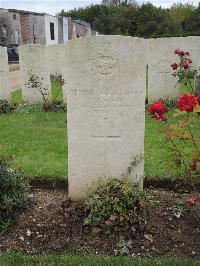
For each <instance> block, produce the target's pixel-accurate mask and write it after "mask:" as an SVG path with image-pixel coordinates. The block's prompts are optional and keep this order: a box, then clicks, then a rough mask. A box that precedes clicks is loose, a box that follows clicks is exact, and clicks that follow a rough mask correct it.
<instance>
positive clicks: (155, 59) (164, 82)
mask: <svg viewBox="0 0 200 266" xmlns="http://www.w3.org/2000/svg"><path fill="white" fill-rule="evenodd" d="M170 39H171V38H160V39H149V40H148V98H149V101H154V100H159V99H160V98H162V99H163V98H175V97H177V96H178V95H179V87H178V86H177V85H178V84H177V79H175V78H174V77H173V76H172V73H173V71H172V69H171V64H172V63H174V62H176V60H177V57H176V56H175V54H174V50H175V49H176V48H174V47H176V46H177V45H176V40H173V41H172V40H170ZM175 39H176V38H175Z"/></svg>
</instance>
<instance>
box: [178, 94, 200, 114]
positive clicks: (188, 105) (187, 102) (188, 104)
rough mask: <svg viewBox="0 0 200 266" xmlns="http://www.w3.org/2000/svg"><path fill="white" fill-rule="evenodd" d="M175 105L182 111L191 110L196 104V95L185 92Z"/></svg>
mask: <svg viewBox="0 0 200 266" xmlns="http://www.w3.org/2000/svg"><path fill="white" fill-rule="evenodd" d="M177 105H178V107H179V108H180V109H181V110H183V111H186V112H188V113H190V112H193V109H194V107H195V106H196V105H198V102H197V97H196V96H194V95H190V94H187V93H185V94H184V95H183V96H181V97H179V99H178V102H177Z"/></svg>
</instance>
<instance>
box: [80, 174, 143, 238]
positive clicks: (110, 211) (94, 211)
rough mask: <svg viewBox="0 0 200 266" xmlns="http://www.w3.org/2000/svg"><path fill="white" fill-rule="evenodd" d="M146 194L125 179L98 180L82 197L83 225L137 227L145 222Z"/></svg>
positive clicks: (106, 228) (107, 229) (103, 228)
mask: <svg viewBox="0 0 200 266" xmlns="http://www.w3.org/2000/svg"><path fill="white" fill-rule="evenodd" d="M147 202H148V200H147V194H146V193H145V192H144V191H141V190H139V188H138V186H137V185H135V184H133V183H132V182H131V181H129V180H128V179H126V178H123V179H122V180H119V179H117V178H109V179H105V180H100V181H99V183H98V184H97V187H96V188H95V190H94V191H93V192H91V193H90V194H89V196H88V198H87V199H86V202H85V205H86V213H87V214H88V215H87V218H86V219H85V225H90V226H94V227H99V228H100V229H101V230H102V231H103V232H105V233H109V232H110V231H111V230H112V229H115V230H117V229H119V228H120V227H121V228H122V227H123V229H130V228H132V229H133V231H134V230H135V231H136V230H141V228H144V225H145V224H146V220H145V218H146V215H147V213H148V212H147V210H148V209H147Z"/></svg>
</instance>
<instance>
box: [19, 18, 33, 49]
mask: <svg viewBox="0 0 200 266" xmlns="http://www.w3.org/2000/svg"><path fill="white" fill-rule="evenodd" d="M20 24H21V38H22V43H24V44H27V43H31V38H30V27H29V14H20Z"/></svg>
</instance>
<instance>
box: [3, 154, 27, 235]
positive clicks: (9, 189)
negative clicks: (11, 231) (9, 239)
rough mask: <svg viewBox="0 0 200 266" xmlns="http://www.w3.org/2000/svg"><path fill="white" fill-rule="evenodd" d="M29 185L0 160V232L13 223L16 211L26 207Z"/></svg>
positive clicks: (19, 174)
mask: <svg viewBox="0 0 200 266" xmlns="http://www.w3.org/2000/svg"><path fill="white" fill-rule="evenodd" d="M28 190H29V184H28V181H26V180H25V179H24V178H23V175H22V174H21V173H20V172H18V171H14V170H13V169H11V168H8V165H7V163H5V161H4V159H2V158H0V231H2V229H3V228H5V225H6V224H10V223H11V222H13V220H14V218H15V214H16V211H17V210H19V209H21V208H25V207H26V206H27V205H28V202H29V197H28V193H27V192H28Z"/></svg>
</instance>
